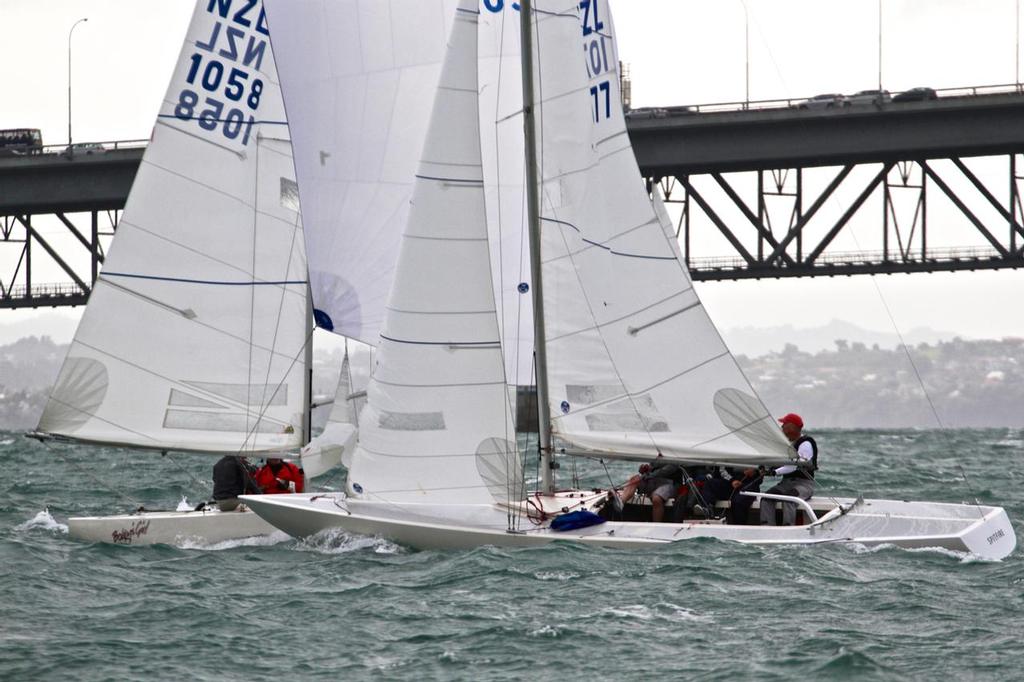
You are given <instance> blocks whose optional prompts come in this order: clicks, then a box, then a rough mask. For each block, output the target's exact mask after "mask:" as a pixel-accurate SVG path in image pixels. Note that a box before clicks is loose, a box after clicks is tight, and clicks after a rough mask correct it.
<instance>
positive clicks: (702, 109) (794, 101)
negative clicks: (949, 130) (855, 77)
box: [631, 83, 1024, 118]
mask: <svg viewBox="0 0 1024 682" xmlns="http://www.w3.org/2000/svg"><path fill="white" fill-rule="evenodd" d="M899 92H900V91H898V90H894V91H892V93H891V94H893V95H897V94H899ZM935 94H936V96H937V97H939V98H954V97H978V96H984V95H1011V94H1018V95H1019V94H1024V83H1006V84H997V85H974V86H969V87H958V88H936V89H935ZM808 99H810V98H809V97H790V98H787V99H761V100H751V101H749V102H711V103H706V104H686V105H680V106H668V107H658V106H652V107H637V108H635V109H632V110H631V113H633V114H637V113H644V112H650V113H651V114H652V115H653V117H655V118H659V117H662V116H664V117H667V116H680V115H686V114H712V113H723V112H734V111H756V110H768V109H791V108H794V107H798V106H800V104H801V103H803V102H806V101H807V100H808Z"/></svg>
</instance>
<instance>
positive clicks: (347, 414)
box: [299, 347, 359, 478]
mask: <svg viewBox="0 0 1024 682" xmlns="http://www.w3.org/2000/svg"><path fill="white" fill-rule="evenodd" d="M357 405H358V401H357V400H356V399H355V398H353V397H352V368H351V364H350V362H349V358H348V348H347V347H346V349H345V356H344V358H343V359H342V361H341V373H340V374H339V376H338V388H337V390H336V391H335V394H334V403H333V404H332V406H331V413H330V415H329V416H328V417H327V423H326V424H325V425H324V430H323V431H322V432H320V434H319V435H317V436H316V438H314V439H313V440H311V441H310V442H309V443H307V444H306V445H304V446H303V447H302V450H300V451H299V456H300V458H301V460H302V470H303V471H304V472H305V474H306V476H308V477H310V478H315V477H317V476H320V475H321V474H324V473H327V472H328V471H330V470H331V469H333V468H334V467H336V466H338V465H339V464H344V465H345V466H351V463H352V451H353V450H354V449H355V446H356V438H357V435H358V431H357V428H356V426H357V424H358V421H357V419H358V416H359V413H358V407H357Z"/></svg>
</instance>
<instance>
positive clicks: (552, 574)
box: [533, 571, 580, 582]
mask: <svg viewBox="0 0 1024 682" xmlns="http://www.w3.org/2000/svg"><path fill="white" fill-rule="evenodd" d="M533 577H534V578H536V579H537V580H558V581H560V582H566V581H569V580H575V579H576V578H579V577H580V574H579V573H572V572H570V571H538V572H536V573H534V574H533Z"/></svg>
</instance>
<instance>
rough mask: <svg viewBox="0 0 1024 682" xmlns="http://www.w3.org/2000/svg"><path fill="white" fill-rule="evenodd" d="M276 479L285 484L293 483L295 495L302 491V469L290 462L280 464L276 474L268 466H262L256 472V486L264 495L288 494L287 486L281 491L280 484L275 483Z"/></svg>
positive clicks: (303, 479)
mask: <svg viewBox="0 0 1024 682" xmlns="http://www.w3.org/2000/svg"><path fill="white" fill-rule="evenodd" d="M277 479H281V480H282V481H284V482H285V483H286V484H287V482H288V481H292V482H294V483H295V492H297V493H301V492H302V490H303V483H304V482H305V476H304V475H303V473H302V469H300V468H299V467H297V466H295V465H294V464H292V463H291V462H281V466H279V467H278V468H277V472H275V471H274V470H273V469H271V468H270V465H269V464H264V465H263V466H261V467H260V470H259V471H257V472H256V485H258V486H259V487H260V490H262V491H263V494H264V495H274V494H277V493H287V492H289V490H288V487H287V485H286V487H285V488H284V489H282V488H281V484H280V483H278V482H277Z"/></svg>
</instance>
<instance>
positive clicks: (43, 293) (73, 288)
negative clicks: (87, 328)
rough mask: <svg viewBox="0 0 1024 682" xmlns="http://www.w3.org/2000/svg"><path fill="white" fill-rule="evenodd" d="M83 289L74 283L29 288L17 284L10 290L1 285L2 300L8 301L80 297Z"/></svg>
mask: <svg viewBox="0 0 1024 682" xmlns="http://www.w3.org/2000/svg"><path fill="white" fill-rule="evenodd" d="M82 293H84V292H83V291H82V288H81V287H80V286H78V285H77V284H75V283H74V282H48V283H42V284H32V286H31V287H27V286H25V285H24V284H15V285H14V286H12V287H10V288H9V289H8V288H6V287H4V286H3V285H0V298H3V299H7V300H28V299H32V298H49V299H53V298H71V297H73V296H80V295H81V294H82Z"/></svg>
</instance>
